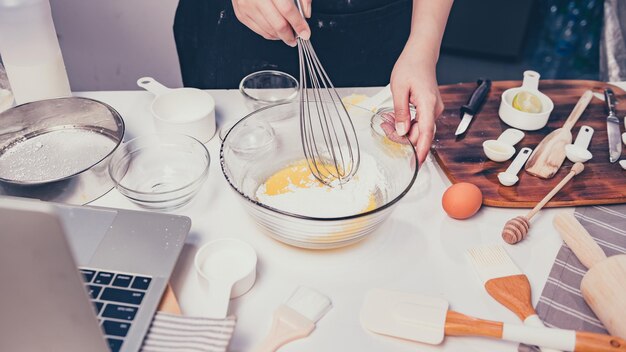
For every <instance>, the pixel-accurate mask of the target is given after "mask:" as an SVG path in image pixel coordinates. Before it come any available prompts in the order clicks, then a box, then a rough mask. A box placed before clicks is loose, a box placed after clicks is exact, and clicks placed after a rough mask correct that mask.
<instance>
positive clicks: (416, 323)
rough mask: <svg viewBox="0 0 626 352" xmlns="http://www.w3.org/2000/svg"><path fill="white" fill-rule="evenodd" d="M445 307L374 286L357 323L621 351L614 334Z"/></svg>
mask: <svg viewBox="0 0 626 352" xmlns="http://www.w3.org/2000/svg"><path fill="white" fill-rule="evenodd" d="M448 306H449V304H448V302H447V301H446V300H445V299H442V298H437V297H429V296H422V295H419V294H413V293H405V292H398V291H389V290H382V289H374V290H371V291H369V292H368V293H367V294H366V297H365V302H364V303H363V307H362V308H361V324H362V325H363V327H364V328H365V329H367V330H369V331H372V332H374V333H377V334H381V335H387V336H392V337H397V338H401V339H405V340H412V341H418V342H423V343H428V344H434V345H436V344H440V343H441V342H443V339H444V336H483V337H490V338H495V339H501V340H506V341H513V342H522V343H525V344H529V345H537V346H545V347H549V348H555V349H559V350H564V351H581V352H587V351H588V352H592V351H594V352H616V351H626V341H624V340H622V339H620V338H619V337H614V336H609V335H602V334H595V333H590V332H581V331H574V330H563V329H548V328H538V327H528V326H523V325H517V324H509V323H502V322H496V321H489V320H482V319H478V318H473V317H470V316H467V315H463V314H461V313H457V312H454V311H451V310H448Z"/></svg>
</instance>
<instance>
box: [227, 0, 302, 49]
mask: <svg viewBox="0 0 626 352" xmlns="http://www.w3.org/2000/svg"><path fill="white" fill-rule="evenodd" d="M297 1H301V4H302V11H303V12H304V15H305V16H306V17H307V18H309V17H311V0H297ZM232 2H233V8H234V9H235V16H237V19H239V21H240V22H241V23H243V24H244V25H246V26H247V27H248V28H250V29H251V30H253V31H254V32H255V33H257V34H259V35H260V36H262V37H263V38H265V39H270V40H278V39H280V40H282V41H283V42H285V43H286V44H287V45H289V46H296V44H297V41H296V34H295V33H297V35H298V37H301V38H302V39H305V40H308V39H309V38H310V37H311V29H310V28H309V25H308V24H307V23H306V21H305V20H304V18H302V15H301V14H300V11H299V10H298V7H297V6H296V3H295V2H294V0H232Z"/></svg>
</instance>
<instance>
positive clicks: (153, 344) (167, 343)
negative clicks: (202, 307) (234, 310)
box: [141, 312, 236, 352]
mask: <svg viewBox="0 0 626 352" xmlns="http://www.w3.org/2000/svg"><path fill="white" fill-rule="evenodd" d="M235 323H236V318H235V317H234V316H230V317H227V318H225V319H210V318H201V317H186V316H181V315H173V314H169V313H163V312H158V313H156V315H155V316H154V319H153V320H152V325H151V326H150V329H149V330H148V334H147V335H146V338H145V339H144V341H143V347H142V348H141V351H143V352H170V351H172V352H182V351H195V352H205V351H206V352H225V351H226V350H227V348H228V344H229V343H230V339H231V337H232V336H233V331H234V330H235Z"/></svg>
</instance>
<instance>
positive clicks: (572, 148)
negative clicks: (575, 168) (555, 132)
mask: <svg viewBox="0 0 626 352" xmlns="http://www.w3.org/2000/svg"><path fill="white" fill-rule="evenodd" d="M592 136H593V128H591V127H589V126H582V127H581V128H580V130H579V131H578V136H576V141H574V144H568V145H566V146H565V156H567V159H569V161H571V162H573V163H584V162H586V161H589V160H590V159H591V158H592V157H593V155H591V152H589V150H588V149H587V148H588V147H589V143H591V137H592Z"/></svg>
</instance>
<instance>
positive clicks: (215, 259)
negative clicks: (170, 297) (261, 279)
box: [194, 238, 257, 319]
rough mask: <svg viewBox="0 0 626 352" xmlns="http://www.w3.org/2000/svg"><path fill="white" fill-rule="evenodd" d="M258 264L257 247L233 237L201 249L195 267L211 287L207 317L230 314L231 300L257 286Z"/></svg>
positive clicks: (203, 281)
mask: <svg viewBox="0 0 626 352" xmlns="http://www.w3.org/2000/svg"><path fill="white" fill-rule="evenodd" d="M256 263H257V255H256V252H255V251H254V249H253V248H252V247H251V246H250V245H249V244H247V243H245V242H243V241H240V240H237V239H234V238H224V239H219V240H215V241H211V242H209V243H207V244H205V245H204V246H202V248H200V249H199V250H198V253H196V257H195V260H194V266H195V268H196V272H197V273H198V279H199V280H200V282H201V284H203V286H204V285H206V286H208V287H207V288H208V297H207V302H206V307H207V310H206V312H205V313H206V316H208V317H210V318H216V319H221V318H225V317H226V316H227V315H228V305H229V303H230V299H231V298H236V297H239V296H241V295H243V294H244V293H246V292H248V291H249V290H250V289H251V288H252V286H253V285H254V281H255V280H256Z"/></svg>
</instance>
